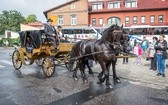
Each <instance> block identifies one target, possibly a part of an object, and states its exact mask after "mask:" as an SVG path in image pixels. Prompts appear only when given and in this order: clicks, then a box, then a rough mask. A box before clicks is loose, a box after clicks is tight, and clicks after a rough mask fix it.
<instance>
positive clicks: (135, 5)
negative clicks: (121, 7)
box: [125, 1, 137, 8]
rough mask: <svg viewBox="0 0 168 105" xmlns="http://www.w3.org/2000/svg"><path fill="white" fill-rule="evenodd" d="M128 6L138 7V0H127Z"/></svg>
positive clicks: (126, 4)
mask: <svg viewBox="0 0 168 105" xmlns="http://www.w3.org/2000/svg"><path fill="white" fill-rule="evenodd" d="M125 7H126V8H134V7H137V1H127V2H126V3H125Z"/></svg>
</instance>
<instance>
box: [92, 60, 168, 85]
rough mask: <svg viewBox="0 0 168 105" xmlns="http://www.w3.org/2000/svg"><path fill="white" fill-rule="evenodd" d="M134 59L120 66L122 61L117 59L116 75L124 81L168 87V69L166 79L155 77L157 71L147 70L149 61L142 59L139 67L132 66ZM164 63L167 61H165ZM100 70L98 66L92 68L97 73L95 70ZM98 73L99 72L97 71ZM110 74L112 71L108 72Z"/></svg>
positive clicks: (167, 69)
mask: <svg viewBox="0 0 168 105" xmlns="http://www.w3.org/2000/svg"><path fill="white" fill-rule="evenodd" d="M134 60H135V58H129V63H128V64H122V59H118V61H117V65H116V69H117V70H116V71H117V75H118V76H119V77H121V78H124V79H129V80H135V81H139V82H144V83H149V84H154V85H158V84H159V85H163V86H168V68H166V77H165V78H163V77H162V76H159V77H158V76H156V75H157V73H158V72H157V70H156V71H153V70H149V68H150V61H146V60H145V59H142V64H141V65H134V63H133V62H134ZM166 63H168V61H167V60H166ZM98 68H100V66H99V64H97V65H95V66H94V67H93V70H94V72H97V71H96V70H100V69H98ZM98 72H100V71H98ZM110 74H112V70H111V72H110Z"/></svg>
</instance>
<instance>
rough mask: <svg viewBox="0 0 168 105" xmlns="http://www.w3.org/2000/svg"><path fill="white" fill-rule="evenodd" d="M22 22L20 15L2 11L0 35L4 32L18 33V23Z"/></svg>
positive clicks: (22, 18)
mask: <svg viewBox="0 0 168 105" xmlns="http://www.w3.org/2000/svg"><path fill="white" fill-rule="evenodd" d="M24 21H25V19H24V17H23V16H22V14H21V13H20V12H18V11H16V10H10V11H6V10H5V11H2V14H0V35H3V34H4V33H5V30H11V31H19V30H20V23H23V22H24Z"/></svg>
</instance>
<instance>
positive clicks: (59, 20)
mask: <svg viewBox="0 0 168 105" xmlns="http://www.w3.org/2000/svg"><path fill="white" fill-rule="evenodd" d="M58 25H63V16H58Z"/></svg>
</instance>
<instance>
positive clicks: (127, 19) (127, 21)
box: [125, 16, 130, 24]
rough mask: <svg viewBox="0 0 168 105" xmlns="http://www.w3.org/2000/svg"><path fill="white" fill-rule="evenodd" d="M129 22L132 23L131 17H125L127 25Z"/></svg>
mask: <svg viewBox="0 0 168 105" xmlns="http://www.w3.org/2000/svg"><path fill="white" fill-rule="evenodd" d="M129 21H130V19H129V17H128V16H127V17H125V23H127V24H128V23H129Z"/></svg>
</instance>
